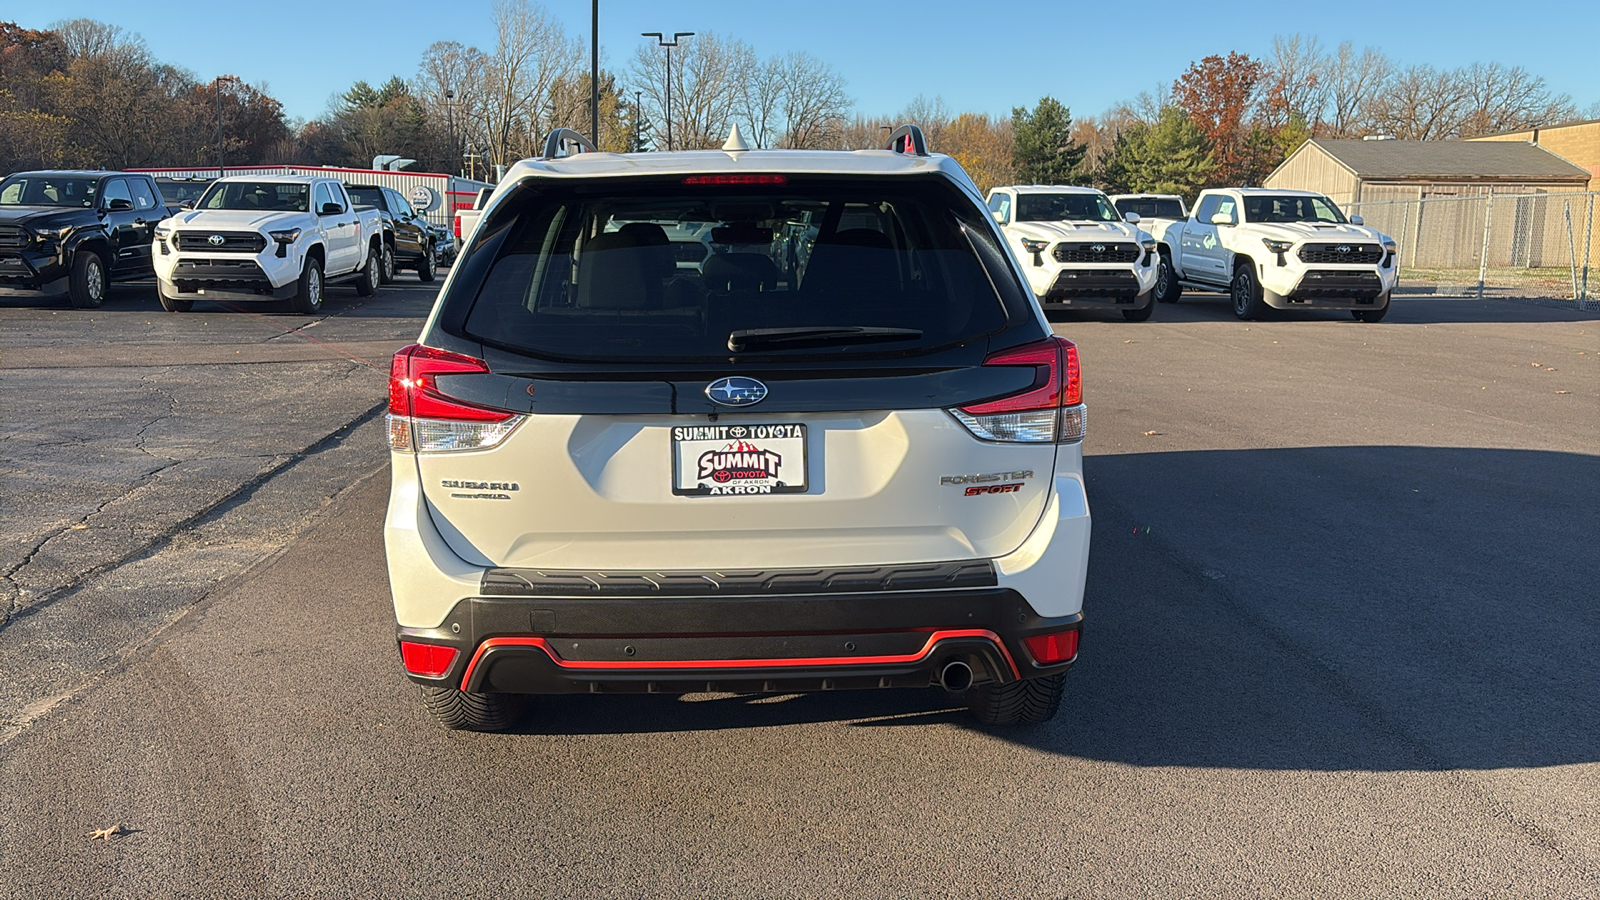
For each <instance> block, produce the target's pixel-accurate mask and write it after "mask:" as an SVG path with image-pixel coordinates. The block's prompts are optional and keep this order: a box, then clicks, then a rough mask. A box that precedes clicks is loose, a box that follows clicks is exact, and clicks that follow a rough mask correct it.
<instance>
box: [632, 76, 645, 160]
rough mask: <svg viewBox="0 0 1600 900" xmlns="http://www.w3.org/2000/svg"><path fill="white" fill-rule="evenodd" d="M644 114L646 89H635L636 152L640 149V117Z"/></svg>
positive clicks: (634, 141)
mask: <svg viewBox="0 0 1600 900" xmlns="http://www.w3.org/2000/svg"><path fill="white" fill-rule="evenodd" d="M643 115H644V91H634V92H633V152H635V153H638V152H639V149H640V141H639V119H640V117H642V116H643Z"/></svg>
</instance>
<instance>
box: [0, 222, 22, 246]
mask: <svg viewBox="0 0 1600 900" xmlns="http://www.w3.org/2000/svg"><path fill="white" fill-rule="evenodd" d="M27 245H28V235H27V233H26V232H24V231H23V230H22V229H21V228H18V227H17V226H15V225H0V250H20V249H22V248H23V247H26V246H27Z"/></svg>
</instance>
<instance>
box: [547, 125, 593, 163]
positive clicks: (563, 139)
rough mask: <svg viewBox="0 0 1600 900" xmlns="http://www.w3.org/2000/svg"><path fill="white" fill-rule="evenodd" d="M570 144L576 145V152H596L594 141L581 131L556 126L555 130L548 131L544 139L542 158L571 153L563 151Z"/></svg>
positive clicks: (558, 156) (553, 157)
mask: <svg viewBox="0 0 1600 900" xmlns="http://www.w3.org/2000/svg"><path fill="white" fill-rule="evenodd" d="M570 144H576V145H577V146H578V150H577V152H578V153H594V152H596V150H595V146H594V142H593V141H590V140H589V139H588V138H586V137H584V136H583V135H582V134H581V133H579V132H576V131H573V130H572V129H571V128H557V129H556V130H555V131H552V132H550V136H549V137H547V138H545V139H544V155H543V158H544V159H559V158H561V157H563V156H571V155H573V154H571V153H567V152H565V151H566V149H567V146H568V145H570Z"/></svg>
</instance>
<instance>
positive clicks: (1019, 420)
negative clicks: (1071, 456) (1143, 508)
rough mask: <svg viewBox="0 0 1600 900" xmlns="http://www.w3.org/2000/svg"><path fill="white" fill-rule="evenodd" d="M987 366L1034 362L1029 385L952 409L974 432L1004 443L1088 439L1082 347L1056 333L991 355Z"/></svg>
mask: <svg viewBox="0 0 1600 900" xmlns="http://www.w3.org/2000/svg"><path fill="white" fill-rule="evenodd" d="M983 364H984V365H985V366H1033V367H1034V370H1035V372H1034V378H1033V384H1032V385H1031V386H1029V387H1028V388H1027V389H1025V390H1023V391H1021V392H1019V393H1015V394H1011V395H1009V396H1006V397H999V398H996V399H994V400H985V401H983V402H981V403H973V404H969V405H967V406H963V407H961V408H959V409H952V410H950V413H951V415H953V416H955V417H956V418H957V419H958V420H960V422H961V424H963V425H965V426H967V430H969V431H971V432H972V433H973V435H974V436H976V437H978V438H980V439H982V440H985V441H997V442H1001V443H1047V442H1052V441H1053V442H1057V443H1071V442H1074V441H1081V440H1083V435H1084V431H1085V429H1086V427H1087V424H1088V414H1087V411H1086V410H1085V409H1084V407H1083V377H1082V375H1083V373H1082V370H1081V368H1080V367H1079V365H1078V346H1077V345H1076V344H1074V343H1072V342H1071V341H1069V340H1067V339H1066V338H1064V337H1060V336H1058V335H1052V336H1051V337H1049V338H1047V339H1045V340H1042V341H1037V342H1035V343H1032V344H1024V345H1022V346H1021V347H1012V348H1009V349H1006V350H1000V351H997V352H995V353H991V354H989V356H988V357H987V358H986V359H984V361H983Z"/></svg>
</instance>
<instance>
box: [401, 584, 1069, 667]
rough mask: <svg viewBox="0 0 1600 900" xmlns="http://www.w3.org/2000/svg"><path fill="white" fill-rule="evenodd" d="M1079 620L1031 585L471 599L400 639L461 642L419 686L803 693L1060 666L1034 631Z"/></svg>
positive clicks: (406, 631)
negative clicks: (1036, 594)
mask: <svg viewBox="0 0 1600 900" xmlns="http://www.w3.org/2000/svg"><path fill="white" fill-rule="evenodd" d="M1082 621H1083V618H1082V616H1081V615H1078V614H1074V615H1071V616H1060V617H1053V618H1048V617H1042V616H1039V615H1038V614H1036V613H1035V612H1034V611H1033V608H1032V607H1031V606H1029V605H1028V603H1027V601H1026V600H1024V599H1023V598H1022V596H1021V595H1020V594H1018V593H1017V592H1015V591H1013V590H1009V589H1006V588H999V587H988V588H971V589H959V590H936V591H889V592H883V591H871V592H853V593H832V594H798V595H794V594H791V595H782V596H754V597H752V596H735V597H673V596H665V597H661V596H658V597H595V596H590V597H472V598H468V599H466V600H463V601H461V602H460V603H458V604H457V605H456V607H455V608H454V609H453V610H452V611H451V612H450V615H448V616H447V617H446V618H445V621H444V622H443V623H441V624H440V626H439V627H437V628H400V629H399V635H398V636H399V638H400V639H401V640H406V641H420V642H423V643H429V644H439V645H444V646H450V647H454V648H456V649H457V650H458V651H459V652H458V653H457V655H456V659H455V662H454V663H453V665H452V666H451V668H450V670H449V671H447V672H446V673H445V674H444V675H443V676H442V677H440V678H424V677H421V676H411V677H412V679H413V680H414V681H416V682H418V683H419V684H429V685H438V684H449V685H453V686H460V687H463V688H465V689H467V690H473V691H502V692H513V693H569V692H594V691H613V690H616V691H664V692H679V693H682V692H685V691H703V690H708V689H714V690H729V691H733V690H738V691H760V690H784V691H798V690H828V689H834V688H844V687H852V688H854V687H906V686H919V687H926V686H928V685H929V684H933V683H936V682H937V681H938V677H939V672H940V671H941V670H942V669H943V667H944V666H945V665H947V664H948V663H950V662H952V661H955V660H960V661H962V662H965V663H967V665H969V666H970V667H971V668H972V670H973V673H974V677H975V679H976V680H977V681H978V682H979V683H981V682H984V681H1000V682H1008V681H1013V680H1015V679H1017V678H1034V677H1038V676H1041V675H1049V674H1053V673H1055V672H1060V671H1064V670H1065V669H1067V668H1069V667H1070V666H1071V665H1072V662H1071V661H1068V662H1066V663H1061V664H1057V665H1052V666H1040V665H1038V664H1036V663H1035V662H1034V661H1033V659H1032V657H1031V656H1030V655H1029V654H1028V652H1027V649H1026V647H1025V646H1024V644H1023V638H1025V637H1027V636H1029V635H1033V634H1045V633H1050V632H1060V631H1069V630H1073V629H1076V628H1078V627H1080V626H1081V624H1082ZM768 684H770V685H773V686H772V687H763V685H768ZM685 685H689V686H688V687H685ZM707 685H719V687H715V688H708V687H707Z"/></svg>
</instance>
